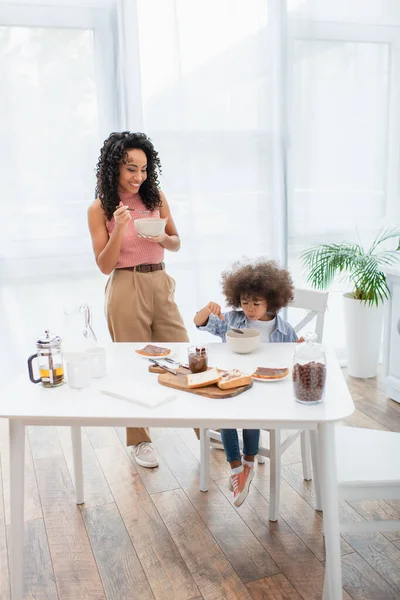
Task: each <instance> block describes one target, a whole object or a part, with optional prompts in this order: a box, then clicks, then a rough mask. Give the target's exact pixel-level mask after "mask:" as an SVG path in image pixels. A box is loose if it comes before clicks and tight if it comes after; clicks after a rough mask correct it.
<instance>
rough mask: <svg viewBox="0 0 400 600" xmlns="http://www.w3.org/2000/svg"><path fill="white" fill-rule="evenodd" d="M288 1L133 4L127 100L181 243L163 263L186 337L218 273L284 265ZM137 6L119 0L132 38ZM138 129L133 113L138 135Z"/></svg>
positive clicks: (215, 289) (151, 0)
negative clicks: (283, 43) (159, 173)
mask: <svg viewBox="0 0 400 600" xmlns="http://www.w3.org/2000/svg"><path fill="white" fill-rule="evenodd" d="M282 4H284V3H280V2H272V3H268V2H266V1H265V0H249V1H248V2H247V3H246V8H245V9H244V6H243V2H241V1H239V0H235V1H234V0H219V1H218V2H215V0H204V1H203V2H201V3H200V2H198V1H194V0H137V2H136V5H137V19H136V21H135V29H134V31H137V32H138V42H139V53H138V55H139V58H140V74H141V85H140V87H138V86H136V87H135V89H132V88H131V93H132V96H131V99H132V102H133V105H135V106H137V105H138V104H140V106H141V110H140V113H141V122H142V126H143V129H144V131H145V132H146V133H147V134H148V135H150V137H151V138H152V140H153V142H154V144H155V147H156V149H157V150H158V151H159V153H160V157H161V160H162V164H163V177H162V188H163V190H164V191H165V193H166V196H167V198H168V200H169V202H170V205H171V209H172V213H173V216H174V218H175V220H176V223H177V226H178V229H179V232H180V235H181V238H182V248H181V250H180V252H179V253H177V254H176V255H174V254H168V256H167V261H168V268H169V270H170V272H171V273H172V274H173V275H174V277H175V278H176V280H177V300H178V302H179V306H180V308H181V310H182V313H183V315H184V318H185V321H186V323H187V324H188V326H189V328H191V325H190V324H191V321H192V319H193V316H194V313H195V311H196V310H197V309H199V308H200V307H201V306H203V305H204V304H205V303H206V302H208V301H210V300H215V301H217V302H221V303H223V298H222V296H221V290H220V277H221V272H222V271H223V270H224V269H226V268H228V267H229V266H230V265H231V263H232V262H233V261H235V260H240V259H241V258H243V257H259V256H269V257H273V258H276V259H278V260H282V261H283V260H284V247H285V244H284V238H283V233H284V221H283V219H282V218H281V215H282V214H283V213H284V210H282V207H284V205H285V201H284V192H285V189H284V176H285V173H284V163H283V158H284V157H283V153H282V144H283V139H282V130H281V126H280V122H279V119H278V120H277V119H274V116H276V115H278V117H279V110H278V109H279V104H278V102H277V100H276V98H277V94H278V87H279V86H280V84H281V80H280V72H279V69H278V66H279V57H278V62H277V60H276V54H273V53H272V50H273V46H274V44H276V41H277V37H276V36H275V37H274V36H271V22H272V23H273V24H274V26H275V27H280V26H281V22H280V18H281V12H280V10H279V6H280V5H282ZM272 5H275V6H273V7H272V8H273V9H275V12H274V11H272V12H271V6H272ZM277 7H278V10H277ZM130 8H131V3H130V2H124V1H122V2H120V3H119V10H120V17H119V23H124V24H125V28H124V29H125V30H124V33H123V35H124V37H125V38H126V39H129V37H130V39H132V36H129V31H127V29H128V30H129V27H130V23H131V21H130V20H129V19H126V18H124V17H123V15H124V11H126V10H129V9H130ZM125 75H126V77H129V73H128V72H126V73H125ZM137 121H138V119H137V118H136V117H135V115H132V114H131V117H130V121H129V124H132V125H130V128H135V126H136V123H137ZM191 333H192V335H194V334H195V332H194V330H193V329H191Z"/></svg>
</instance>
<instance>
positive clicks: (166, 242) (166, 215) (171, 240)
mask: <svg viewBox="0 0 400 600" xmlns="http://www.w3.org/2000/svg"><path fill="white" fill-rule="evenodd" d="M160 196H161V201H162V204H161V207H160V218H161V219H166V220H167V222H166V225H165V232H164V233H162V234H161V235H157V236H155V237H149V236H147V237H146V239H148V240H149V241H150V242H155V243H157V244H161V246H162V247H163V248H165V249H166V250H170V251H171V252H178V250H179V248H180V247H181V240H180V238H179V235H178V231H177V229H176V225H175V223H174V220H173V218H172V215H171V210H170V208H169V204H168V202H167V199H166V197H165V195H164V193H163V192H161V191H160Z"/></svg>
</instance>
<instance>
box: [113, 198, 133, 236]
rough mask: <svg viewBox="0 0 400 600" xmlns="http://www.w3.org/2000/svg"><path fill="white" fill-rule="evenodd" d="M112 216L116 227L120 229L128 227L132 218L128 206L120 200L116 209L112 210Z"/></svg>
mask: <svg viewBox="0 0 400 600" xmlns="http://www.w3.org/2000/svg"><path fill="white" fill-rule="evenodd" d="M113 217H114V220H115V226H116V227H117V228H118V229H122V231H124V230H125V229H126V228H127V227H128V225H129V222H130V220H131V219H132V217H131V214H130V212H129V210H128V207H127V206H125V205H124V204H122V202H120V203H119V206H118V208H117V210H115V211H114V213H113Z"/></svg>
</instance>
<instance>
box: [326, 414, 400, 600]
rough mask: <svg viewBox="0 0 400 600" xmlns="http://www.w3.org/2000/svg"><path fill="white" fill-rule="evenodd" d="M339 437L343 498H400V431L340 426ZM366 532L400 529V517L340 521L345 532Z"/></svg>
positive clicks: (340, 489)
mask: <svg viewBox="0 0 400 600" xmlns="http://www.w3.org/2000/svg"><path fill="white" fill-rule="evenodd" d="M335 438H336V439H335V441H336V444H335V446H336V467H337V478H338V496H339V500H340V501H345V500H348V501H350V502H361V501H363V500H400V433H397V432H392V431H377V430H375V429H360V428H358V427H344V426H339V425H338V426H337V427H336V428H335ZM364 531H365V532H380V531H400V520H396V521H389V520H383V521H371V520H369V521H367V520H365V521H363V520H360V521H356V522H355V521H343V520H341V522H340V532H341V533H345V532H348V533H358V532H364ZM326 587H327V586H326V578H325V587H324V596H323V597H324V599H327V598H328V597H329V595H328V591H327V589H326Z"/></svg>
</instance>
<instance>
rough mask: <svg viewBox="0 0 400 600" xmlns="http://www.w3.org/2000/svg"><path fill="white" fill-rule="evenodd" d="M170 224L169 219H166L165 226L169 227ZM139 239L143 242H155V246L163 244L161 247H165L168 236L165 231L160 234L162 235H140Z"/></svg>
mask: <svg viewBox="0 0 400 600" xmlns="http://www.w3.org/2000/svg"><path fill="white" fill-rule="evenodd" d="M167 223H168V217H167V218H166V219H165V226H167ZM138 237H140V238H142V240H148V241H149V242H154V243H155V244H161V246H162V245H163V243H164V242H165V240H166V239H167V237H168V235H167V234H166V233H165V229H164V231H163V232H162V233H160V235H155V236H152V235H141V234H140V233H139V234H138Z"/></svg>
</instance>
